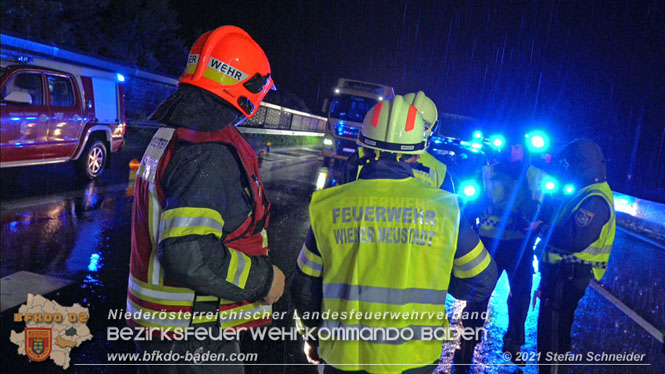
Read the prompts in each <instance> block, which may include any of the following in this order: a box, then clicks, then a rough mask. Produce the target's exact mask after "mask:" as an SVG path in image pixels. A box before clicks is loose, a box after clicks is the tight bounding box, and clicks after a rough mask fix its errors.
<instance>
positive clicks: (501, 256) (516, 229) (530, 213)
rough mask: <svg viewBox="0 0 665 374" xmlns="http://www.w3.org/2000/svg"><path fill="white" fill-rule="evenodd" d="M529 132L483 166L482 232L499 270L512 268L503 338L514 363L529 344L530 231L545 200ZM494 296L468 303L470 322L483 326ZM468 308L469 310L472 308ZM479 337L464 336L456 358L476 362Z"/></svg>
mask: <svg viewBox="0 0 665 374" xmlns="http://www.w3.org/2000/svg"><path fill="white" fill-rule="evenodd" d="M523 140H524V135H523V134H521V133H520V132H519V131H516V132H515V136H513V137H512V139H511V140H509V143H510V146H509V147H506V150H505V151H504V152H502V153H501V154H500V155H499V162H498V163H496V164H494V165H487V166H484V167H483V170H482V174H483V190H484V191H485V196H484V201H483V202H481V203H480V204H479V205H480V206H483V207H484V208H483V212H482V214H481V217H480V226H479V228H478V232H479V234H480V238H481V240H482V241H483V243H485V245H486V246H487V248H489V250H490V254H491V255H492V257H493V258H494V260H495V261H496V263H497V267H498V269H499V274H500V273H501V272H503V271H504V270H505V271H506V273H507V275H508V281H509V283H510V294H509V296H508V317H509V323H508V329H507V331H506V333H505V335H504V337H503V348H502V349H503V351H504V352H508V353H510V357H511V358H512V360H513V362H515V363H516V364H518V365H521V366H523V365H525V363H524V362H523V361H522V360H519V358H520V355H517V354H516V353H517V352H519V351H520V347H521V346H522V345H523V344H524V343H525V333H524V323H525V321H526V316H527V314H528V311H529V301H530V298H531V286H532V276H533V266H532V262H533V244H532V243H533V241H534V240H535V235H533V233H532V231H531V230H529V228H530V227H531V222H533V221H536V220H537V219H538V216H539V212H540V207H541V203H542V201H543V196H542V191H541V187H540V186H541V183H542V181H543V179H544V178H545V176H546V174H545V173H544V172H543V171H542V170H540V169H538V168H536V167H534V166H533V165H531V164H530V162H529V156H528V155H527V153H526V150H525V147H524V144H523V143H524V142H523ZM488 303H489V298H488V299H486V300H483V301H481V302H479V303H467V305H466V307H465V309H464V312H465V313H463V314H462V315H463V316H468V317H469V318H467V319H463V320H462V323H463V325H464V326H465V327H472V328H478V327H482V326H483V324H484V322H485V320H484V319H483V318H482V317H483V316H485V315H486V313H484V312H485V311H486V310H487V306H488ZM466 312H468V314H467V313H466ZM478 343H479V341H478V340H475V339H471V340H463V341H462V344H461V347H460V349H459V350H457V351H456V352H455V356H454V359H453V361H454V362H455V363H456V364H459V365H470V364H472V362H473V352H474V349H475V346H476V345H477V344H478Z"/></svg>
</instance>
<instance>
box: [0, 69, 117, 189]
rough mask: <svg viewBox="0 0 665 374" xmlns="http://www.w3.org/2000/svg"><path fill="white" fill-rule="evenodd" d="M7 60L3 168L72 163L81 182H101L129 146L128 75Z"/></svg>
mask: <svg viewBox="0 0 665 374" xmlns="http://www.w3.org/2000/svg"><path fill="white" fill-rule="evenodd" d="M2 57H3V58H2V59H1V60H0V68H1V69H2V73H1V75H0V87H1V89H2V97H1V100H0V108H1V110H0V112H1V121H2V122H1V127H0V129H1V132H0V160H1V161H0V167H2V168H8V167H19V166H31V165H42V164H54V163H61V162H72V163H73V165H74V170H75V171H76V174H77V176H78V177H79V178H81V179H84V180H93V179H95V178H97V177H98V176H99V175H100V174H101V173H102V171H103V170H104V168H106V167H108V166H109V165H110V156H111V153H112V152H116V151H118V150H120V148H121V146H122V144H123V139H124V134H125V130H126V122H125V102H124V85H123V83H122V82H123V81H124V80H125V79H124V76H122V75H121V74H119V73H114V72H109V71H105V70H99V69H94V68H90V67H86V66H77V65H74V64H69V63H64V62H59V61H57V60H53V59H47V58H37V57H34V58H33V57H26V56H14V57H13V58H5V57H6V56H2Z"/></svg>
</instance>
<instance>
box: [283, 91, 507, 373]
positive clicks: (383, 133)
mask: <svg viewBox="0 0 665 374" xmlns="http://www.w3.org/2000/svg"><path fill="white" fill-rule="evenodd" d="M358 144H359V145H361V146H363V147H367V148H370V149H372V150H373V151H374V152H375V155H376V156H375V157H374V158H372V159H370V160H369V162H368V163H367V164H365V165H364V166H363V168H362V170H361V171H360V175H359V178H358V180H357V181H353V182H350V183H347V184H344V185H341V186H337V187H332V188H328V189H324V190H321V191H316V192H314V195H313V196H312V201H311V203H310V223H311V226H310V229H309V232H308V234H307V237H306V240H305V243H304V245H303V247H302V250H301V252H300V256H299V257H298V261H297V267H296V270H295V271H294V276H293V279H292V283H291V297H292V300H293V303H294V305H295V308H296V312H297V315H298V316H299V317H300V318H299V320H298V323H299V324H301V327H302V328H311V329H317V328H318V329H319V330H318V331H319V332H320V333H322V334H323V335H317V334H309V335H308V334H306V333H305V334H304V335H305V336H306V337H307V341H306V343H305V352H306V356H307V360H308V361H309V362H310V363H315V364H320V363H326V364H327V365H326V366H325V368H324V373H341V372H346V371H353V372H358V373H364V372H371V373H374V372H380V373H401V372H408V373H425V372H432V370H433V369H434V367H433V366H432V365H434V364H435V363H436V362H437V361H438V360H439V358H440V357H441V349H442V346H441V341H440V340H436V339H433V340H431V339H430V340H426V339H427V338H426V337H425V336H426V335H424V334H425V333H426V331H427V330H428V329H430V330H431V329H442V328H446V329H447V328H448V327H449V323H448V319H447V317H446V313H445V300H446V295H447V293H448V292H449V293H450V294H451V295H453V296H454V297H456V298H460V299H466V300H469V301H480V300H484V299H486V298H487V297H488V296H489V295H490V293H491V290H492V289H493V288H494V285H495V284H496V279H497V271H496V265H495V264H494V262H493V261H492V259H491V257H490V256H489V253H488V252H487V250H486V249H485V247H484V246H483V243H482V242H481V241H480V239H479V238H478V236H477V234H476V233H475V232H474V231H473V230H472V229H471V227H470V226H469V225H468V224H467V223H466V221H465V220H462V219H460V209H459V206H458V202H457V198H456V197H455V196H454V195H453V194H451V193H450V192H446V191H443V190H440V189H437V188H432V187H430V186H427V185H425V184H424V183H422V182H420V181H418V180H416V179H415V178H413V166H412V164H410V163H407V162H405V161H404V159H405V158H406V157H409V156H411V155H416V154H421V153H422V152H424V151H425V144H426V136H425V131H424V124H423V120H422V116H421V115H420V113H418V111H417V109H416V108H415V107H414V106H412V105H409V103H408V102H406V101H405V100H404V99H403V98H402V97H401V96H396V97H395V98H394V99H392V100H386V101H383V102H380V103H378V104H376V105H375V106H374V107H373V108H372V109H371V110H370V111H369V113H368V114H367V115H366V116H365V119H364V122H363V126H362V129H361V132H360V135H359V138H358ZM386 312H390V313H402V314H399V317H397V318H394V317H393V318H391V317H386V315H385V314H384V313H386ZM414 312H415V313H422V312H432V313H433V314H431V315H427V316H425V315H419V316H418V315H416V316H414V314H413V313H414ZM356 313H361V314H362V315H361V316H359V315H358V314H356ZM368 313H369V314H368ZM377 313H378V315H377ZM403 313H406V314H408V317H404V314H403ZM434 314H438V316H437V317H434ZM335 315H337V317H335ZM388 328H395V329H398V330H397V331H399V332H400V334H401V333H404V334H406V335H403V336H406V337H409V336H410V335H409V333H413V336H411V337H410V338H404V339H402V338H401V337H400V338H398V339H389V338H387V337H386V336H385V334H384V335H382V332H385V331H386V329H388ZM305 331H308V330H305ZM331 331H336V332H338V333H339V332H340V331H343V332H346V333H347V334H348V335H347V338H346V339H345V338H344V337H339V335H338V336H337V338H332V339H321V340H320V342H318V341H317V339H316V338H317V337H321V336H328V335H325V334H327V333H328V332H331ZM363 331H364V332H365V333H367V332H368V331H369V332H374V333H375V334H373V335H372V336H367V335H362V334H363ZM356 333H358V334H361V335H360V337H359V338H358V337H356V338H353V337H351V336H353V335H354V334H356Z"/></svg>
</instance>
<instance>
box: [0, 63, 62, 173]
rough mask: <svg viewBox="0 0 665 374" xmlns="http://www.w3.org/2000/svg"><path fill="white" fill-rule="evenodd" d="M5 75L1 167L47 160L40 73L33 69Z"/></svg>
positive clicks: (46, 122)
mask: <svg viewBox="0 0 665 374" xmlns="http://www.w3.org/2000/svg"><path fill="white" fill-rule="evenodd" d="M6 74H7V77H6V79H3V84H2V101H1V103H0V105H1V108H2V116H1V118H2V119H1V121H2V123H1V126H0V129H1V130H2V131H1V134H0V139H1V140H0V142H1V146H0V157H1V158H2V166H18V165H29V164H30V163H32V162H33V161H35V160H42V159H44V158H50V155H49V152H48V132H49V118H50V112H49V107H48V105H46V103H45V96H46V95H45V94H44V93H45V87H44V86H45V85H44V76H43V74H42V72H41V71H39V70H36V69H35V70H32V69H18V70H14V71H9V72H7V73H6Z"/></svg>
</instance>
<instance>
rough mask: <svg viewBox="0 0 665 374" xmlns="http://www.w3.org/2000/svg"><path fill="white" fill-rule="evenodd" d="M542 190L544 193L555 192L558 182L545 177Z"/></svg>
mask: <svg viewBox="0 0 665 374" xmlns="http://www.w3.org/2000/svg"><path fill="white" fill-rule="evenodd" d="M542 188H543V190H544V191H545V192H546V193H552V192H556V190H557V189H559V182H558V181H557V180H556V179H554V178H552V177H545V178H544V179H543V182H542Z"/></svg>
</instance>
